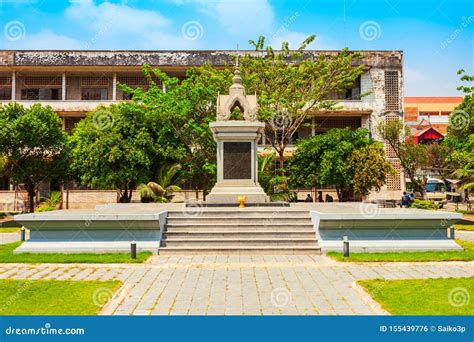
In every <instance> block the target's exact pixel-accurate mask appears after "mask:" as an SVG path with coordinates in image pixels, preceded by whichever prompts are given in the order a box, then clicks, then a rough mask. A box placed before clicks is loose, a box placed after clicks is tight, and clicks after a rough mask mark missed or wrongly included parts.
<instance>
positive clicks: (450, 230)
mask: <svg viewBox="0 0 474 342" xmlns="http://www.w3.org/2000/svg"><path fill="white" fill-rule="evenodd" d="M455 238H456V236H455V234H454V227H449V228H448V239H453V240H454V239H455Z"/></svg>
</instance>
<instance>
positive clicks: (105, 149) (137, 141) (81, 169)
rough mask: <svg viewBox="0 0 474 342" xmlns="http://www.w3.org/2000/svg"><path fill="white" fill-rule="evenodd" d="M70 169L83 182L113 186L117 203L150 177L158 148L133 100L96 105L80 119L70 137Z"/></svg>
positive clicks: (126, 197) (89, 184) (128, 196)
mask: <svg viewBox="0 0 474 342" xmlns="http://www.w3.org/2000/svg"><path fill="white" fill-rule="evenodd" d="M69 143H70V148H71V155H72V160H73V162H72V168H73V170H74V171H75V173H76V174H77V176H78V177H79V179H80V181H81V183H82V184H84V185H87V186H90V187H95V188H105V189H109V188H115V189H117V192H118V194H119V196H118V200H119V202H130V201H131V199H132V191H133V190H134V188H135V187H136V186H137V185H138V184H139V183H141V182H145V181H148V180H149V179H151V176H152V175H151V167H152V164H153V160H154V158H158V159H159V158H161V155H160V147H159V146H158V144H157V142H156V141H155V140H154V139H153V137H152V135H151V134H150V132H149V128H148V122H147V119H146V117H145V115H144V110H143V108H142V107H140V106H139V105H136V104H134V103H127V102H125V103H121V104H118V105H111V106H110V107H99V108H97V109H96V110H95V111H93V112H91V113H89V114H88V115H87V117H86V118H85V119H84V120H82V121H80V122H79V123H78V124H77V126H76V128H75V129H74V133H73V134H72V135H71V136H70V140H69Z"/></svg>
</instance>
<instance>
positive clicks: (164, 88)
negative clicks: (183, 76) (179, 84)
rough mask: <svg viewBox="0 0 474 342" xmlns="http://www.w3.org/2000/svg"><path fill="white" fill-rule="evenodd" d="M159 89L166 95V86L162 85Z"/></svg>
mask: <svg viewBox="0 0 474 342" xmlns="http://www.w3.org/2000/svg"><path fill="white" fill-rule="evenodd" d="M161 87H162V88H163V93H166V85H165V84H164V83H163V84H162V85H161Z"/></svg>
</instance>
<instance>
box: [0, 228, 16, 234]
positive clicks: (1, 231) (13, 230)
mask: <svg viewBox="0 0 474 342" xmlns="http://www.w3.org/2000/svg"><path fill="white" fill-rule="evenodd" d="M19 232H20V228H0V234H5V233H19Z"/></svg>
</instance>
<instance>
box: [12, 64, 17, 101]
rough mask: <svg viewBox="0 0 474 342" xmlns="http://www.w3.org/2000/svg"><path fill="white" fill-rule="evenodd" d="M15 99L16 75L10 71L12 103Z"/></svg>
mask: <svg viewBox="0 0 474 342" xmlns="http://www.w3.org/2000/svg"><path fill="white" fill-rule="evenodd" d="M15 99H16V73H15V72H14V71H12V101H15Z"/></svg>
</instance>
